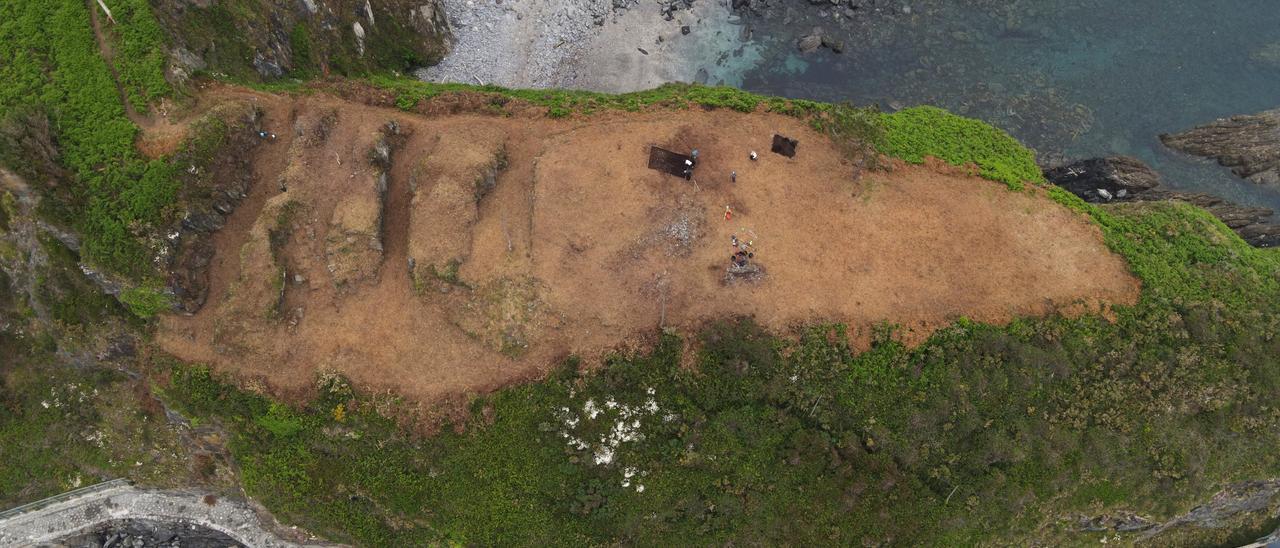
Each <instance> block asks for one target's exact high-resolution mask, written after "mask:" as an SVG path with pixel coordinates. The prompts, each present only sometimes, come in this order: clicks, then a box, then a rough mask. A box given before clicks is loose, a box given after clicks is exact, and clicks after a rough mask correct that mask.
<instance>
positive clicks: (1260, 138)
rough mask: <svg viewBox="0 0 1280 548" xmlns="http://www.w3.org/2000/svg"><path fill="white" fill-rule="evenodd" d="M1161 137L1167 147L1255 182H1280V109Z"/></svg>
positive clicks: (1276, 183) (1222, 120)
mask: <svg viewBox="0 0 1280 548" xmlns="http://www.w3.org/2000/svg"><path fill="white" fill-rule="evenodd" d="M1160 141H1161V142H1163V143H1164V144H1165V146H1168V147H1169V148H1172V149H1175V150H1179V151H1182V152H1185V153H1187V154H1192V155H1195V156H1203V157H1205V158H1212V159H1214V160H1217V161H1218V163H1219V164H1222V165H1224V166H1226V167H1229V168H1231V171H1232V172H1233V173H1235V174H1236V175H1238V176H1240V177H1243V178H1245V179H1248V180H1250V181H1253V182H1255V183H1260V184H1273V185H1280V109H1275V110H1268V111H1264V112H1260V113H1258V114H1249V115H1242V116H1232V117H1230V118H1224V119H1220V120H1218V121H1215V122H1213V123H1211V124H1206V125H1203V126H1199V127H1196V128H1194V129H1190V130H1188V131H1184V132H1181V133H1167V134H1164V135H1161V136H1160Z"/></svg>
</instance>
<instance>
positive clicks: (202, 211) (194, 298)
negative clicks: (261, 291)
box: [162, 103, 261, 313]
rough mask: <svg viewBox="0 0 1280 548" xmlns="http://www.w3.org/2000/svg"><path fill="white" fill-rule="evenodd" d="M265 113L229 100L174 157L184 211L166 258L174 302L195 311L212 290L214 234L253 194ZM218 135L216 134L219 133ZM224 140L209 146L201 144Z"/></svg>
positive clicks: (195, 127) (172, 232) (172, 231)
mask: <svg viewBox="0 0 1280 548" xmlns="http://www.w3.org/2000/svg"><path fill="white" fill-rule="evenodd" d="M260 116H261V112H260V111H259V110H258V109H257V108H255V107H254V106H253V105H250V104H248V103H228V104H224V105H220V106H218V107H215V108H213V109H212V110H211V111H210V113H209V114H208V115H206V116H205V118H204V119H203V120H201V121H200V122H197V123H196V124H193V126H192V127H193V131H194V134H193V138H192V139H191V141H190V142H189V143H190V144H188V145H187V147H186V148H184V149H182V150H180V151H179V152H178V153H177V154H176V155H175V156H174V160H173V162H174V165H175V166H176V167H178V168H179V169H180V170H181V174H182V175H181V178H182V192H181V195H180V196H179V203H180V204H182V205H183V206H184V207H185V213H184V214H183V215H182V217H181V220H180V221H179V222H178V224H177V226H174V227H171V228H170V229H169V232H168V234H166V235H165V237H166V239H167V241H166V246H165V247H164V248H163V249H162V257H163V258H164V259H165V260H166V261H167V264H165V265H164V267H165V270H166V271H167V272H168V273H169V289H170V290H171V291H172V292H173V295H174V297H175V299H174V301H175V303H174V304H175V306H176V307H177V308H178V309H179V310H181V311H183V312H186V313H194V312H196V311H197V310H199V309H200V307H201V306H204V303H205V300H206V299H207V298H208V294H209V273H208V268H209V262H210V261H211V260H213V252H214V249H213V241H212V238H213V233H214V232H217V231H218V229H221V228H222V226H223V225H224V224H226V221H227V217H228V216H229V215H231V212H232V211H234V210H235V208H236V206H238V205H239V204H240V201H241V200H243V199H244V198H245V196H247V195H248V193H249V187H250V185H252V184H253V165H252V159H253V157H252V155H251V154H250V153H249V151H250V150H252V149H253V148H254V147H255V146H257V144H258V142H259V141H260V140H261V137H259V135H258V119H259V117H260ZM215 134H216V135H215ZM203 142H219V143H221V144H220V146H218V147H217V148H216V149H214V150H205V149H204V148H203V147H202V146H200V143H203Z"/></svg>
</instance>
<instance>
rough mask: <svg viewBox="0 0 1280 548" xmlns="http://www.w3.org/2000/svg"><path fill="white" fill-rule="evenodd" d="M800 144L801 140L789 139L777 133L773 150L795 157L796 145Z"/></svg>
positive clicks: (774, 136)
mask: <svg viewBox="0 0 1280 548" xmlns="http://www.w3.org/2000/svg"><path fill="white" fill-rule="evenodd" d="M798 144H800V141H797V140H795V139H788V138H786V137H783V136H781V135H778V134H776V133H775V134H774V135H773V148H772V149H771V150H773V151H774V152H776V153H778V154H781V155H783V156H786V157H788V158H795V157H796V145H798Z"/></svg>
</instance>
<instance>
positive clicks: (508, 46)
mask: <svg viewBox="0 0 1280 548" xmlns="http://www.w3.org/2000/svg"><path fill="white" fill-rule="evenodd" d="M443 4H444V6H445V11H446V14H447V17H448V19H449V24H450V26H451V27H452V30H453V36H454V39H453V44H452V47H451V48H450V53H449V54H448V55H446V56H445V58H444V59H443V60H441V62H440V63H438V64H436V65H434V66H431V67H424V68H421V69H418V70H416V71H414V76H415V77H417V78H418V79H420V80H424V81H428V82H458V83H469V84H480V85H489V84H492V85H499V86H503V87H511V88H572V89H585V90H591V91H601V92H614V93H617V92H627V91H637V90H642V89H649V88H653V87H657V86H659V85H661V84H664V83H668V82H697V83H704V84H725V85H732V86H735V87H736V86H739V85H741V82H742V77H743V75H744V74H745V73H746V72H747V71H748V70H750V69H751V68H753V67H754V66H755V64H756V63H757V62H758V61H760V59H761V50H762V47H763V46H762V45H760V44H758V43H755V42H753V41H751V40H750V37H749V34H750V32H749V30H748V28H747V26H746V25H745V24H743V23H742V21H741V20H740V18H739V17H738V15H736V14H734V13H733V12H732V10H731V8H730V6H729V3H728V1H727V0H695V1H692V2H690V3H689V4H687V5H686V4H684V3H683V2H679V1H677V2H676V3H675V4H674V5H675V6H677V7H678V9H675V10H674V11H671V14H670V20H668V19H667V17H666V16H664V12H666V11H667V10H668V9H669V7H665V8H664V4H662V3H660V2H656V1H654V0H641V1H639V2H634V1H633V2H627V0H614V1H613V2H609V1H607V0H515V1H511V0H507V1H503V0H443ZM685 29H687V33H686V32H685Z"/></svg>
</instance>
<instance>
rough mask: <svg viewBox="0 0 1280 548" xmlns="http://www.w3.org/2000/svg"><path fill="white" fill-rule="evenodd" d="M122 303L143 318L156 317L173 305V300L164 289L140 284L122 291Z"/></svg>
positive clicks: (135, 314)
mask: <svg viewBox="0 0 1280 548" xmlns="http://www.w3.org/2000/svg"><path fill="white" fill-rule="evenodd" d="M120 303H121V304H123V305H125V306H126V307H128V309H129V311H130V312H132V313H133V315H134V316H137V317H139V318H143V319H149V318H153V317H155V315H156V314H159V313H161V312H163V311H165V310H168V309H169V308H171V307H172V306H173V300H172V299H170V298H169V295H168V294H167V293H165V292H164V290H163V289H160V288H157V287H148V286H139V287H132V288H129V289H126V290H124V291H122V292H120Z"/></svg>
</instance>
